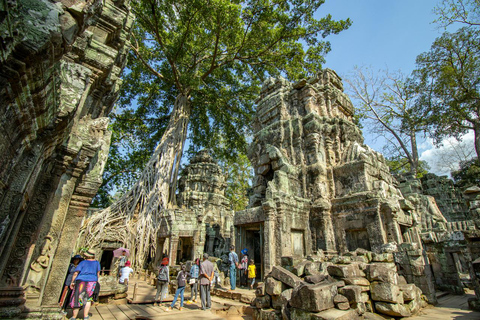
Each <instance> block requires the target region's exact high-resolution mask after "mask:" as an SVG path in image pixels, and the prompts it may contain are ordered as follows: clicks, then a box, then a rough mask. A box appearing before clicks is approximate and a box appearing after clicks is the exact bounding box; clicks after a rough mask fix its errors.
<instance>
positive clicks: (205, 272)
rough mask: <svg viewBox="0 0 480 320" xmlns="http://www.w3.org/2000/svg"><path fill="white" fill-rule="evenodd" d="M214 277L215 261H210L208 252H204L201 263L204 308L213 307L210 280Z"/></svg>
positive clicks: (201, 292) (200, 280) (201, 293)
mask: <svg viewBox="0 0 480 320" xmlns="http://www.w3.org/2000/svg"><path fill="white" fill-rule="evenodd" d="M212 279H213V263H211V262H210V261H208V253H204V254H203V262H202V263H201V264H200V274H199V282H200V300H202V310H204V311H205V310H207V309H210V308H211V307H212V300H211V298H210V281H212Z"/></svg>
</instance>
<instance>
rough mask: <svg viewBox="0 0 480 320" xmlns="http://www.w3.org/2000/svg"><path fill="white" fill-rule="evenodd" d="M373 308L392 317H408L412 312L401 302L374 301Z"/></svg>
mask: <svg viewBox="0 0 480 320" xmlns="http://www.w3.org/2000/svg"><path fill="white" fill-rule="evenodd" d="M375 308H376V309H377V312H378V313H382V314H386V315H388V316H392V317H410V316H411V315H412V313H411V312H410V310H408V309H407V308H406V307H405V306H404V305H403V304H398V303H387V302H375Z"/></svg>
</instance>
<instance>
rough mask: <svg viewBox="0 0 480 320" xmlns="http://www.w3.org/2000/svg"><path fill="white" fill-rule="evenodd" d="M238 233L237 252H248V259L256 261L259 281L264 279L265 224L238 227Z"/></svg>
mask: <svg viewBox="0 0 480 320" xmlns="http://www.w3.org/2000/svg"><path fill="white" fill-rule="evenodd" d="M237 232H238V233H237V240H236V251H237V252H238V253H240V251H241V250H243V249H247V250H248V258H249V259H252V258H253V260H254V261H255V266H256V268H257V279H263V274H264V266H263V255H264V252H263V224H252V225H245V226H237ZM239 258H240V259H241V258H242V257H241V255H239Z"/></svg>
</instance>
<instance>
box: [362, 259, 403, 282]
mask: <svg viewBox="0 0 480 320" xmlns="http://www.w3.org/2000/svg"><path fill="white" fill-rule="evenodd" d="M366 271H367V272H366V273H367V279H368V280H369V281H380V282H388V283H393V284H397V283H398V275H397V272H396V270H393V269H391V268H389V267H387V266H386V265H385V264H383V263H372V264H369V265H367V268H366Z"/></svg>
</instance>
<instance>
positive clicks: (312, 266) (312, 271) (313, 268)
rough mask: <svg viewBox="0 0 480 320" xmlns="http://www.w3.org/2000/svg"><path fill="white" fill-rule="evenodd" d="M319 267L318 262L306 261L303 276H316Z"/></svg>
mask: <svg viewBox="0 0 480 320" xmlns="http://www.w3.org/2000/svg"><path fill="white" fill-rule="evenodd" d="M319 266H320V264H319V263H318V262H312V261H308V262H307V263H306V264H305V270H304V272H303V273H304V274H305V275H306V276H310V275H316V274H318V273H319V272H320V271H319V269H320V268H319Z"/></svg>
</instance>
